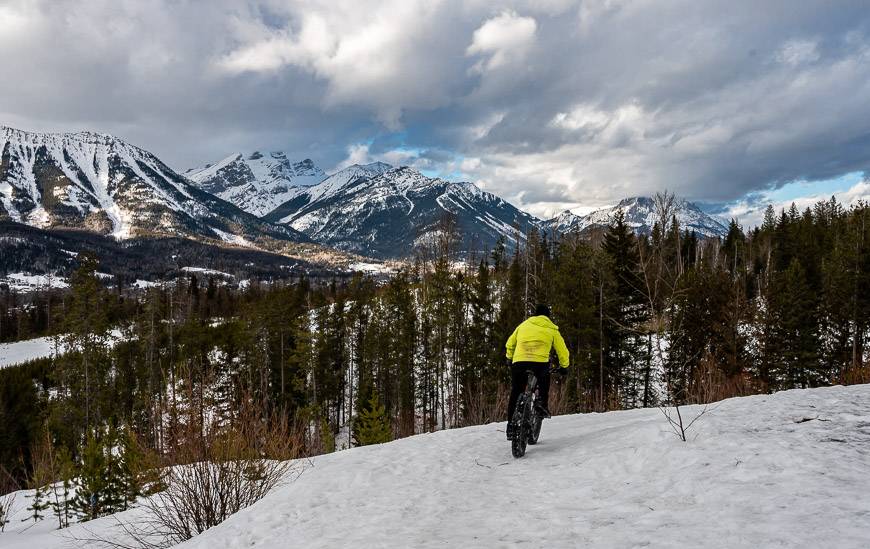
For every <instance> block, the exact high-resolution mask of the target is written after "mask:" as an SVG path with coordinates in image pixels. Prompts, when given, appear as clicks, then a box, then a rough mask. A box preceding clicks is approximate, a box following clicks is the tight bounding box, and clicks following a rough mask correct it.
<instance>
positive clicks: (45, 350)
mask: <svg viewBox="0 0 870 549" xmlns="http://www.w3.org/2000/svg"><path fill="white" fill-rule="evenodd" d="M122 337H123V334H122V333H121V330H120V329H118V328H115V329H114V330H112V331H111V332H109V346H110V347H113V346H114V345H115V343H116V342H117V341H118V340H120V339H121V338H122ZM62 338H63V336H60V338H55V337H37V338H34V339H25V340H23V341H14V342H12V343H0V368H4V367H6V366H13V365H15V364H21V363H23V362H29V361H31V360H36V359H38V358H46V357H49V356H54V354H55V353H56V352H57V354H64V353H65V352H66V350H67V349H66V346H65V345H64V344H63V343H62V341H61V339H62Z"/></svg>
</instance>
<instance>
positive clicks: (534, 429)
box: [529, 413, 544, 445]
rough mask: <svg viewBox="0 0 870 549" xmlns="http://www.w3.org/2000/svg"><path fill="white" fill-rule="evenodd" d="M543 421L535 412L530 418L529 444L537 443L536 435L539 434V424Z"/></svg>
mask: <svg viewBox="0 0 870 549" xmlns="http://www.w3.org/2000/svg"><path fill="white" fill-rule="evenodd" d="M543 422H544V418H542V417H541V416H540V415H539V414H537V413H535V414H534V417H533V418H532V426H531V432H530V433H529V444H531V445H535V444H537V443H538V437H539V436H541V424H542V423H543Z"/></svg>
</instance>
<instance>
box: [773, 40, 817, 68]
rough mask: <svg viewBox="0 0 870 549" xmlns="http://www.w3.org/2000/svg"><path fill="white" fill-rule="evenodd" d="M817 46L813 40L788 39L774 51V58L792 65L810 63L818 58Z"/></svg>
mask: <svg viewBox="0 0 870 549" xmlns="http://www.w3.org/2000/svg"><path fill="white" fill-rule="evenodd" d="M817 48H818V46H817V45H816V42H815V41H814V40H789V41H788V42H786V43H785V44H783V45H782V47H781V48H780V49H779V51H777V52H776V59H777V61H779V62H780V63H784V64H786V65H791V66H792V67H796V66H798V65H804V64H806V63H812V62H814V61H818V60H819V52H818V49H817Z"/></svg>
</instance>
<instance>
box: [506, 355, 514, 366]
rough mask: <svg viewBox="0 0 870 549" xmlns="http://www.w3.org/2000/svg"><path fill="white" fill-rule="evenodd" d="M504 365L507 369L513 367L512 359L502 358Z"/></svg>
mask: <svg viewBox="0 0 870 549" xmlns="http://www.w3.org/2000/svg"><path fill="white" fill-rule="evenodd" d="M504 365H505V366H507V367H508V368H510V367H511V366H513V365H514V359H512V358H508V357H504Z"/></svg>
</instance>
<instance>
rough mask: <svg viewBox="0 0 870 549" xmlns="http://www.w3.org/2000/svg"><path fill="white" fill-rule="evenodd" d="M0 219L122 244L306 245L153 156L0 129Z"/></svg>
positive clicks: (90, 138)
mask: <svg viewBox="0 0 870 549" xmlns="http://www.w3.org/2000/svg"><path fill="white" fill-rule="evenodd" d="M0 218H8V219H10V220H12V221H16V222H21V223H25V224H29V225H32V226H36V227H40V228H76V229H86V230H90V231H93V232H96V233H99V234H106V235H111V236H113V237H115V238H117V239H120V240H124V239H128V238H132V237H135V236H139V235H148V234H165V235H169V236H183V237H189V238H206V239H212V240H218V241H224V242H229V243H233V244H244V243H245V242H248V241H251V240H257V239H259V238H261V237H268V238H273V239H277V240H288V241H294V242H309V239H308V238H307V237H305V236H304V235H302V234H301V233H298V232H296V231H293V230H292V229H290V228H288V227H277V226H270V225H268V224H267V223H265V222H263V221H262V220H260V219H258V218H257V217H256V216H253V215H251V214H248V213H246V212H244V211H242V210H241V209H239V208H238V207H237V206H235V205H233V204H231V203H229V202H227V201H224V200H222V199H220V198H219V197H216V196H214V195H212V194H210V193H207V192H205V191H202V190H200V189H198V188H197V187H195V186H194V185H192V184H191V183H190V182H189V181H188V180H187V179H186V178H185V177H183V176H181V175H180V174H178V173H177V172H175V171H174V170H172V169H171V168H169V167H168V166H167V165H166V164H165V163H163V162H162V161H161V160H160V159H159V158H157V157H156V156H155V155H154V154H152V153H150V152H148V151H146V150H145V149H142V148H140V147H137V146H135V145H132V144H130V143H128V142H126V141H124V140H122V139H120V138H117V137H115V136H112V135H109V134H101V133H95V132H89V131H85V132H69V133H40V132H28V131H25V130H19V129H15V128H10V127H7V126H0Z"/></svg>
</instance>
